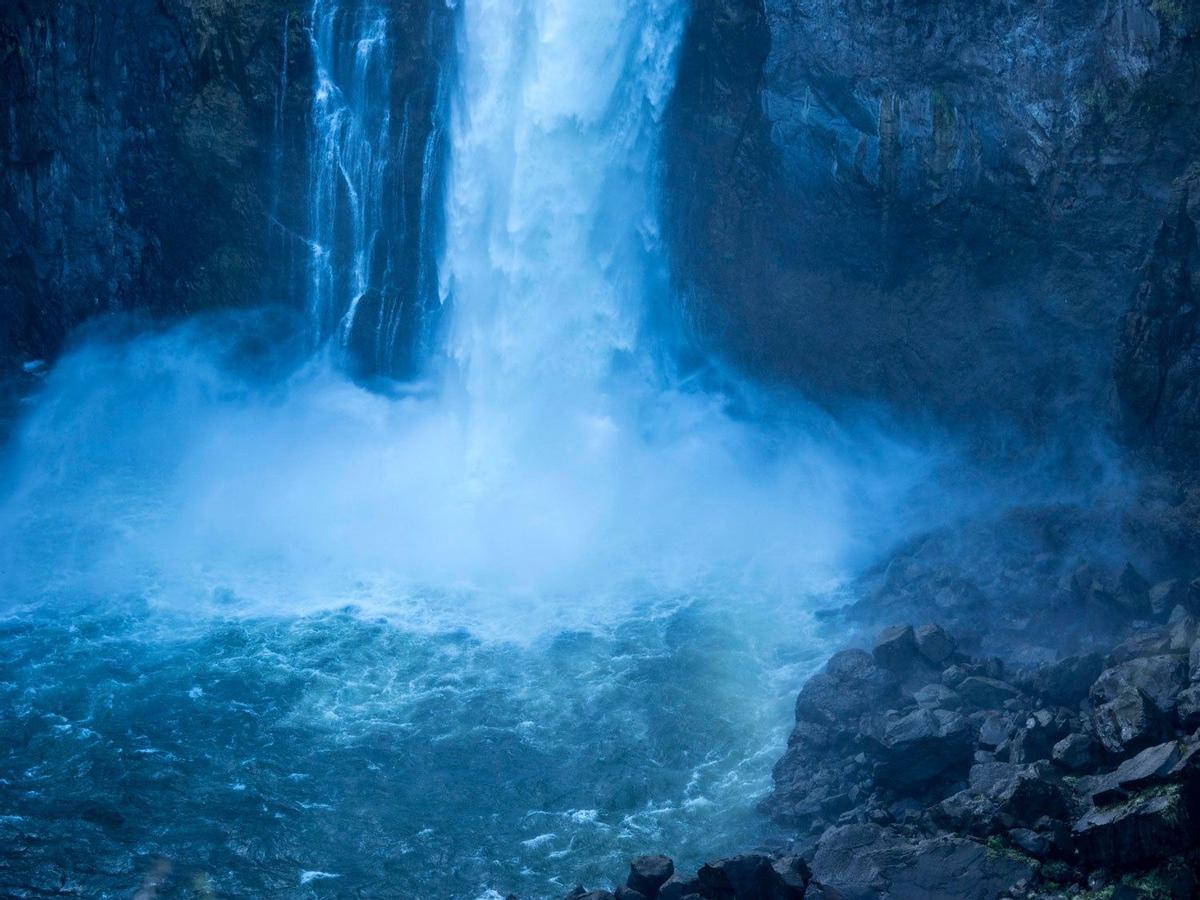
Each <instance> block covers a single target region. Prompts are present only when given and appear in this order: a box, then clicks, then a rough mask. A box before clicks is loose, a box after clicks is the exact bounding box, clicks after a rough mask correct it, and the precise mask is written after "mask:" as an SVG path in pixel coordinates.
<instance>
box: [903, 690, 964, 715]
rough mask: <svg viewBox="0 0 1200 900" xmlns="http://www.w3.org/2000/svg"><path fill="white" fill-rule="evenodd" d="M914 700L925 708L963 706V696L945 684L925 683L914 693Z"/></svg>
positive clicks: (956, 707)
mask: <svg viewBox="0 0 1200 900" xmlns="http://www.w3.org/2000/svg"><path fill="white" fill-rule="evenodd" d="M913 700H915V701H916V703H917V706H920V707H922V708H923V709H958V708H960V707H961V706H962V697H960V696H959V695H958V693H957V692H956V691H953V690H951V689H950V688H948V687H946V686H945V685H944V684H927V685H925V686H924V687H923V688H921V689H920V690H918V691H917V692H916V693H914V694H913Z"/></svg>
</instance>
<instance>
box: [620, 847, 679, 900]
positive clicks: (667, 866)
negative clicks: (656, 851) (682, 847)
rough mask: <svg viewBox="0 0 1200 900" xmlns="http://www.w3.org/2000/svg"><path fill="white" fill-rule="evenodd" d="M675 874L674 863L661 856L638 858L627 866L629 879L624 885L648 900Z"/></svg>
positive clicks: (655, 895) (656, 894)
mask: <svg viewBox="0 0 1200 900" xmlns="http://www.w3.org/2000/svg"><path fill="white" fill-rule="evenodd" d="M674 874H675V863H674V862H672V861H671V860H670V858H668V857H666V856H661V855H655V856H639V857H638V858H637V859H635V860H634V861H633V862H632V863H630V865H629V877H628V878H626V879H625V884H626V885H627V886H628V887H630V888H632V889H633V890H635V891H640V892H641V893H642V894H644V895H645V896H646V897H647V898H648V900H654V898H655V897H657V896H658V891H659V888H661V887H662V886H663V884H664V883H666V881H667V879H668V878H670V877H671V876H672V875H674Z"/></svg>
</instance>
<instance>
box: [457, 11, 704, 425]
mask: <svg viewBox="0 0 1200 900" xmlns="http://www.w3.org/2000/svg"><path fill="white" fill-rule="evenodd" d="M683 6H684V4H682V3H680V2H677V0H648V2H647V0H589V2H576V0H516V2H514V0H468V2H466V3H464V4H463V7H462V9H461V10H460V19H459V22H458V35H457V49H458V61H457V63H458V84H457V89H456V91H455V94H454V100H453V105H452V111H451V120H450V138H451V150H450V160H451V161H450V171H449V176H448V185H447V190H446V210H445V248H444V253H443V257H442V261H441V266H440V273H439V274H440V279H441V293H442V296H443V297H444V298H446V299H447V300H448V301H449V303H450V305H451V309H452V314H451V322H450V325H449V328H448V330H447V336H446V347H445V349H446V351H447V352H448V354H449V355H450V356H451V357H452V358H453V359H454V360H455V361H456V362H457V363H458V365H459V367H460V368H461V370H462V371H463V373H464V378H465V383H466V386H467V391H468V394H469V396H471V397H472V398H474V399H475V400H476V401H477V402H478V403H481V404H484V405H487V406H491V407H493V408H498V409H506V410H511V409H513V408H514V405H516V404H525V405H529V404H533V405H537V406H540V407H542V408H544V407H545V405H546V404H547V403H554V404H556V405H559V406H561V405H562V404H564V403H565V404H567V405H569V406H573V407H579V408H586V407H587V406H588V405H590V404H593V403H594V401H596V400H597V399H598V398H600V397H602V396H603V393H604V386H605V382H606V379H607V378H608V376H609V375H610V374H611V372H612V371H613V367H614V362H616V361H619V360H620V359H622V358H627V357H628V355H629V354H631V353H633V352H635V351H636V350H637V349H638V336H639V326H640V324H641V319H642V317H643V315H644V313H645V304H646V302H647V300H648V299H649V298H650V297H652V296H653V294H654V292H655V291H656V290H659V289H662V288H663V287H664V285H665V278H664V276H663V266H662V264H661V262H660V261H659V260H660V259H661V253H660V247H659V229H658V220H657V186H656V178H655V164H656V160H657V149H658V131H659V124H660V119H661V117H662V114H663V111H664V108H665V105H666V102H667V100H668V98H669V95H670V91H671V88H672V86H673V80H674V57H675V51H676V47H677V45H678V43H679V40H680V36H681V32H682V28H683V24H684V10H683Z"/></svg>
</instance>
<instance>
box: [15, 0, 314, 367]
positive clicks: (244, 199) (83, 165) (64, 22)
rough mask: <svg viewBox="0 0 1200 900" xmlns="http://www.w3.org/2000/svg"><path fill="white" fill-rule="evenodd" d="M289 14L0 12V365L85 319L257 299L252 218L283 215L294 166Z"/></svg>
mask: <svg viewBox="0 0 1200 900" xmlns="http://www.w3.org/2000/svg"><path fill="white" fill-rule="evenodd" d="M306 6H307V4H305V3H303V2H301V0H268V2H263V3H256V4H230V3H223V2H213V0H170V2H165V3H158V2H153V0H131V2H127V3H107V2H98V0H72V2H39V0H29V2H26V0H14V2H11V3H6V4H4V6H3V8H2V9H0V72H2V74H0V108H2V109H3V110H4V113H5V114H4V116H3V117H0V154H2V156H0V158H2V159H3V160H4V165H3V168H2V170H0V303H2V304H3V306H4V309H5V311H6V315H5V316H4V319H3V323H0V362H8V363H9V364H10V365H11V363H12V362H13V361H14V360H17V359H29V358H40V357H42V356H44V355H46V354H51V353H53V352H54V350H55V349H56V347H57V345H58V343H59V342H60V341H61V339H62V337H63V335H64V334H65V332H66V331H67V330H68V329H69V328H70V327H71V326H72V325H74V324H75V323H76V322H78V321H79V320H81V319H82V318H84V317H86V316H90V315H93V314H95V313H97V312H103V311H106V310H113V309H129V308H136V307H142V306H147V305H151V304H153V305H156V306H159V307H161V308H165V309H173V310H184V309H189V308H194V307H197V306H210V305H213V306H215V305H228V304H234V303H242V304H244V303H251V302H256V301H261V300H262V299H264V298H263V296H262V287H261V283H260V280H261V278H262V277H263V275H264V273H265V272H266V269H267V267H266V264H265V257H266V254H267V249H268V247H267V242H268V213H269V211H270V210H271V209H272V208H273V207H274V206H275V204H276V203H278V205H279V207H280V208H282V207H283V206H285V205H286V206H288V207H289V208H291V210H292V211H293V216H294V215H295V212H296V210H297V207H296V196H295V192H296V190H297V189H298V188H299V187H300V185H299V184H297V183H295V182H294V181H293V180H291V179H285V178H284V175H285V173H288V172H297V171H298V172H301V173H302V172H303V171H304V164H303V159H304V157H303V146H302V144H303V139H304V122H305V116H306V109H307V93H308V91H309V90H310V88H309V85H310V84H311V78H310V77H309V74H308V72H309V66H310V61H309V58H308V53H307V39H306V37H305V35H304V32H303V30H302V28H303V14H304V11H305V7H306ZM285 42H286V45H287V46H286V50H285ZM285 59H286V60H287V68H286V70H285V68H284V62H285ZM285 122H286V123H287V126H288V127H287V129H286V131H285V130H284V123H285ZM276 166H277V167H278V170H279V175H280V177H279V179H278V181H276V180H274V179H273V178H272V169H273V168H274V167H276ZM302 177H303V176H302V175H301V178H302ZM285 197H286V198H287V199H286V200H285ZM291 224H292V225H294V224H295V219H294V218H293V221H292V223H291Z"/></svg>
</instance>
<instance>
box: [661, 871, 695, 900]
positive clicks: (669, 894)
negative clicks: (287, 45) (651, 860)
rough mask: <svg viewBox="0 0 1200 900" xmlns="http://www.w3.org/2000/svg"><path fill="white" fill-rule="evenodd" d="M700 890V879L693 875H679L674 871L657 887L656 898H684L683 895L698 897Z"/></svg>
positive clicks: (674, 899) (665, 899) (680, 899)
mask: <svg viewBox="0 0 1200 900" xmlns="http://www.w3.org/2000/svg"><path fill="white" fill-rule="evenodd" d="M701 890H702V886H701V884H700V879H698V878H696V877H695V876H685V875H680V874H679V873H678V872H676V873H675V874H674V875H672V876H671V877H670V878H668V879H667V880H666V881H665V882H664V883H663V886H662V887H661V888H659V891H658V900H684V898H685V897H699V896H701V894H700V891H701Z"/></svg>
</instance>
